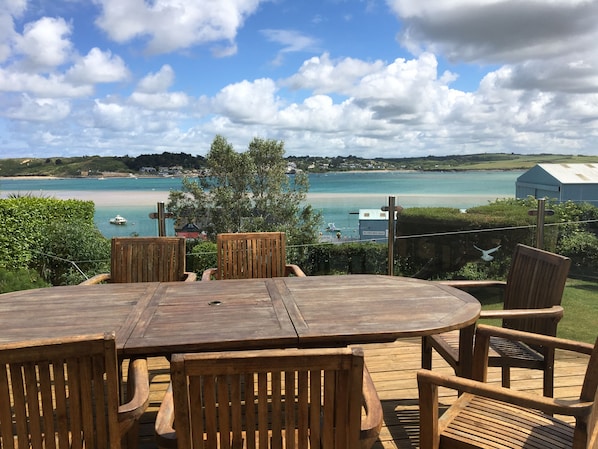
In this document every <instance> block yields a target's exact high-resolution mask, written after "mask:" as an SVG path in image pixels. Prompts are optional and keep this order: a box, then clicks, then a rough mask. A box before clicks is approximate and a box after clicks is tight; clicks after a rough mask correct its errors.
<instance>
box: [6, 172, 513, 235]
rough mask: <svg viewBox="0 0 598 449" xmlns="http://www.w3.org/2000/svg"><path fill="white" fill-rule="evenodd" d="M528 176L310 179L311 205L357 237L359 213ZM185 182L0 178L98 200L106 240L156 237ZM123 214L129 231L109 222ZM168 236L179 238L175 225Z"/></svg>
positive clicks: (487, 194) (481, 194) (456, 195)
mask: <svg viewBox="0 0 598 449" xmlns="http://www.w3.org/2000/svg"><path fill="white" fill-rule="evenodd" d="M522 173H523V171H518V170H513V171H473V172H469V171H468V172H405V171H389V172H341V173H325V174H310V175H309V181H310V189H309V194H308V197H307V203H309V204H311V205H312V207H313V208H314V209H316V210H319V211H321V212H322V216H323V223H322V230H323V231H324V229H325V228H326V226H327V225H328V224H329V223H333V224H334V225H335V227H336V228H338V229H340V230H341V232H342V235H343V238H347V239H354V238H357V236H358V212H359V209H380V208H381V207H384V206H386V205H388V198H389V197H390V196H394V197H395V201H396V204H398V205H401V206H403V207H436V206H442V207H455V208H459V209H467V208H469V207H473V206H478V205H482V204H487V203H488V202H490V201H494V200H496V199H497V198H513V197H514V196H515V182H516V180H517V178H518V177H519V176H520V175H521V174H522ZM180 188H181V179H180V178H145V177H138V178H137V177H129V178H105V179H98V178H59V179H34V178H16V179H15V178H0V197H7V196H8V195H11V194H33V195H41V196H47V197H55V198H63V199H66V198H75V199H84V200H91V201H94V203H95V205H96V212H95V222H96V224H97V226H98V228H99V229H100V231H101V232H102V234H104V235H105V236H106V237H113V236H128V235H140V236H144V235H148V236H151V235H157V232H158V231H157V229H158V226H157V222H156V220H152V219H151V218H149V214H150V213H151V212H155V211H156V210H157V203H158V202H161V201H164V202H167V201H168V192H169V191H170V190H180ZM117 214H120V215H122V216H124V217H125V218H127V220H128V222H127V224H126V225H124V226H116V225H112V224H110V223H109V220H110V218H111V217H114V216H115V215H117ZM167 234H168V235H174V227H173V224H172V220H167Z"/></svg>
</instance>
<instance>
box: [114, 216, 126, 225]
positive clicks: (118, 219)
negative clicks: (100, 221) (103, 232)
mask: <svg viewBox="0 0 598 449" xmlns="http://www.w3.org/2000/svg"><path fill="white" fill-rule="evenodd" d="M110 223H111V224H115V225H124V224H127V219H126V218H125V217H121V216H120V215H117V216H116V217H114V218H111V219H110Z"/></svg>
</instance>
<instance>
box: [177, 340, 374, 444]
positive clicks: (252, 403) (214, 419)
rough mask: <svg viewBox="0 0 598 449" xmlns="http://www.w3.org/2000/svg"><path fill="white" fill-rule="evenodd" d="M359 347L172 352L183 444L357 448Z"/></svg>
mask: <svg viewBox="0 0 598 449" xmlns="http://www.w3.org/2000/svg"><path fill="white" fill-rule="evenodd" d="M363 369H364V365H363V351H362V350H361V349H360V348H354V349H348V348H336V349H302V350H294V349H287V350H262V351H241V352H226V353H204V354H185V355H181V354H177V355H175V356H173V359H172V361H171V379H172V388H173V395H174V409H175V410H174V426H175V429H176V437H177V440H178V441H177V447H179V448H181V447H184V448H193V449H200V448H201V449H204V448H206V449H207V448H216V447H219V448H256V447H259V448H264V449H265V448H281V449H293V448H302V449H307V448H327V449H357V448H359V447H360V444H361V443H360V421H361V404H362V376H363Z"/></svg>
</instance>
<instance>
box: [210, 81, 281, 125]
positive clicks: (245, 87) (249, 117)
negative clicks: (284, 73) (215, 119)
mask: <svg viewBox="0 0 598 449" xmlns="http://www.w3.org/2000/svg"><path fill="white" fill-rule="evenodd" d="M276 92H277V87H276V84H275V83H274V81H272V80H271V79H258V80H256V81H254V82H249V81H242V82H240V83H235V84H231V85H229V86H226V87H225V88H223V89H222V90H221V91H220V92H218V94H216V96H215V97H214V99H213V101H212V107H213V110H214V112H217V113H219V114H223V115H226V116H227V117H229V118H230V119H231V120H232V121H237V122H239V123H248V124H258V123H259V124H262V125H269V124H271V123H272V121H273V120H274V118H275V117H276V113H277V111H278V107H279V100H278V99H277V98H276Z"/></svg>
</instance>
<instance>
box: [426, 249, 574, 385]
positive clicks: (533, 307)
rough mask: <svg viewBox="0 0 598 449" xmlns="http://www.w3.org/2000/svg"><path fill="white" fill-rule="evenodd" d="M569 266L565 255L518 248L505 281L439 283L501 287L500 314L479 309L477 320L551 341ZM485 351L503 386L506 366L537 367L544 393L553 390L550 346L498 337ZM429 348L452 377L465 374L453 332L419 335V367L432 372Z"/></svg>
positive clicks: (506, 380) (507, 375)
mask: <svg viewBox="0 0 598 449" xmlns="http://www.w3.org/2000/svg"><path fill="white" fill-rule="evenodd" d="M570 266H571V260H570V259H569V258H568V257H564V256H561V255H558V254H554V253H550V252H548V251H543V250H540V249H537V248H532V247H529V246H525V245H521V244H519V245H517V246H516V248H515V251H514V253H513V258H512V263H511V266H510V269H509V274H508V277H507V281H506V282H500V281H441V282H442V283H443V284H444V285H450V286H453V287H457V288H462V289H467V288H479V287H482V288H487V287H501V288H503V300H504V304H503V310H483V311H482V312H481V315H480V318H481V319H484V318H502V327H504V328H508V329H516V330H521V331H527V332H534V333H538V334H543V335H549V336H553V337H554V336H556V330H557V325H558V322H559V321H560V319H561V318H562V317H563V308H562V307H561V306H560V304H561V300H562V297H563V291H564V289H565V282H566V281H567V275H568V274H569V267H570ZM490 348H491V352H490V356H489V357H490V358H489V361H488V364H489V365H490V366H500V367H502V385H503V387H509V386H510V367H519V368H531V369H541V370H543V371H544V395H545V396H552V391H553V388H554V387H553V383H554V376H553V369H554V350H553V349H552V348H550V347H542V346H533V345H532V346H530V345H526V344H522V343H517V342H512V341H502V340H500V339H492V341H491V343H490ZM432 349H435V350H436V351H437V352H438V353H439V354H440V355H441V356H442V357H443V358H444V359H445V360H446V361H447V362H448V363H449V364H450V365H451V366H452V367H453V369H454V370H455V373H456V374H457V375H463V374H464V372H463V367H462V366H461V364H460V360H459V333H458V331H456V332H455V331H453V332H447V333H442V334H437V335H431V336H426V337H423V341H422V367H423V368H427V369H431V368H432ZM472 349H473V348H472Z"/></svg>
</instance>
